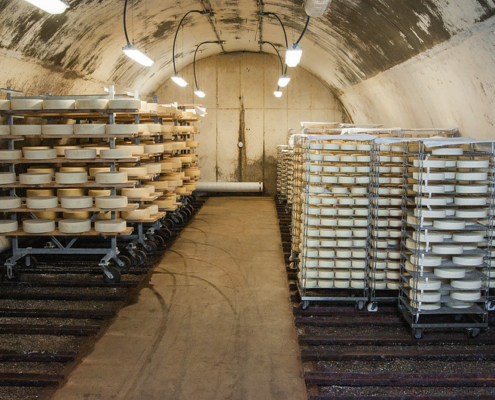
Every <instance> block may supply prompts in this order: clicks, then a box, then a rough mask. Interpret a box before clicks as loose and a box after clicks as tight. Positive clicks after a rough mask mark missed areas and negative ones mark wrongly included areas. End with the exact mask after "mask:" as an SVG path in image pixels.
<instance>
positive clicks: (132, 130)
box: [105, 124, 139, 135]
mask: <svg viewBox="0 0 495 400" xmlns="http://www.w3.org/2000/svg"><path fill="white" fill-rule="evenodd" d="M105 133H106V134H107V135H137V134H138V133H139V130H138V126H137V125H134V124H129V125H125V124H109V125H106V126H105Z"/></svg>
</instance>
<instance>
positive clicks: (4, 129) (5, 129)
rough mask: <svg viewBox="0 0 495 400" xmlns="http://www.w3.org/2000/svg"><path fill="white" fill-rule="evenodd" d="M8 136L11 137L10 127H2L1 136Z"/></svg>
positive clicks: (0, 126) (0, 129)
mask: <svg viewBox="0 0 495 400" xmlns="http://www.w3.org/2000/svg"><path fill="white" fill-rule="evenodd" d="M0 101H1V100H0ZM6 135H10V125H0V136H6Z"/></svg>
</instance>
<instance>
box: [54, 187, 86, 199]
mask: <svg viewBox="0 0 495 400" xmlns="http://www.w3.org/2000/svg"><path fill="white" fill-rule="evenodd" d="M57 196H58V197H69V196H84V189H82V188H71V189H57Z"/></svg>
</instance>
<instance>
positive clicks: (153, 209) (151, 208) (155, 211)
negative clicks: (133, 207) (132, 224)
mask: <svg viewBox="0 0 495 400" xmlns="http://www.w3.org/2000/svg"><path fill="white" fill-rule="evenodd" d="M146 208H147V209H148V210H149V212H150V216H153V215H155V214H158V206H157V205H156V204H151V205H149V206H147V207H146Z"/></svg>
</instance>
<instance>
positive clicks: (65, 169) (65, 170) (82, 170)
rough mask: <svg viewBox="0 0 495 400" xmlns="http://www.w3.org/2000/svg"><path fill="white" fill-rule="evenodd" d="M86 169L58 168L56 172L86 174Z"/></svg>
mask: <svg viewBox="0 0 495 400" xmlns="http://www.w3.org/2000/svg"><path fill="white" fill-rule="evenodd" d="M86 171H87V169H86V167H60V168H59V170H58V172H86Z"/></svg>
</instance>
